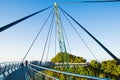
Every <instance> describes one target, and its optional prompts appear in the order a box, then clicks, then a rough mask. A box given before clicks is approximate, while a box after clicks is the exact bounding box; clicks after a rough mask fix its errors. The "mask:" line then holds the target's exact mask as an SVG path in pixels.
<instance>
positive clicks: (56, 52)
mask: <svg viewBox="0 0 120 80" xmlns="http://www.w3.org/2000/svg"><path fill="white" fill-rule="evenodd" d="M56 39H57V28H56V23H55V56H56V53H57V52H56V42H57V41H56ZM55 61H56V58H55Z"/></svg>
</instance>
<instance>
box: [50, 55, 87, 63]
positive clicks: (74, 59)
mask: <svg viewBox="0 0 120 80" xmlns="http://www.w3.org/2000/svg"><path fill="white" fill-rule="evenodd" d="M66 58H68V62H70V63H85V62H86V59H84V58H83V57H79V56H74V55H72V54H69V53H58V54H57V55H56V56H55V57H54V58H52V59H51V62H58V63H62V62H66V61H67V59H66Z"/></svg>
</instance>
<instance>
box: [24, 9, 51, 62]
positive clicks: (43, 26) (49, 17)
mask: <svg viewBox="0 0 120 80" xmlns="http://www.w3.org/2000/svg"><path fill="white" fill-rule="evenodd" d="M52 12H53V10H52V11H51V12H50V14H49V15H48V17H47V19H46V20H45V22H44V24H43V25H42V27H41V28H40V30H39V32H38V33H37V35H36V37H35V39H34V40H33V42H32V44H31V45H30V47H29V49H28V50H27V52H26V54H25V56H24V57H23V59H22V62H23V61H24V60H25V58H26V57H27V55H28V53H29V51H30V50H31V48H32V46H33V45H34V43H35V41H36V40H37V38H38V36H39V34H40V33H41V31H42V30H43V28H44V26H45V25H46V23H47V21H48V19H49V18H50V16H51V14H52Z"/></svg>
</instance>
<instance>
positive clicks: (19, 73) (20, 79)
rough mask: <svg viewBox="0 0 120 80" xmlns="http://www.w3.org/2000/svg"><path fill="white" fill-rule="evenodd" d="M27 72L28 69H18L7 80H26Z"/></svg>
mask: <svg viewBox="0 0 120 80" xmlns="http://www.w3.org/2000/svg"><path fill="white" fill-rule="evenodd" d="M26 72H27V67H24V68H21V69H18V70H16V71H14V72H13V73H11V74H10V75H8V77H7V78H6V79H5V80H25V74H26Z"/></svg>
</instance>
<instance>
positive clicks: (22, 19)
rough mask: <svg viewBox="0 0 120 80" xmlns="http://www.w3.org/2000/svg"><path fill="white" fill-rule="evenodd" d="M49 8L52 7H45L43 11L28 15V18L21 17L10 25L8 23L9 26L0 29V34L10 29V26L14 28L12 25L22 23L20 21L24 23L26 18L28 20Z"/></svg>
mask: <svg viewBox="0 0 120 80" xmlns="http://www.w3.org/2000/svg"><path fill="white" fill-rule="evenodd" d="M51 7H52V6H49V7H47V8H44V9H42V10H40V11H37V12H35V13H33V14H30V15H28V16H26V17H23V18H21V19H19V20H17V21H14V22H12V23H9V24H7V25H5V26H3V27H1V28H0V32H2V31H4V30H6V29H8V28H10V27H12V26H14V25H16V24H18V23H20V22H22V21H24V20H26V19H28V18H30V17H32V16H34V15H36V14H38V13H40V12H43V11H45V10H47V9H49V8H51Z"/></svg>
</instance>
